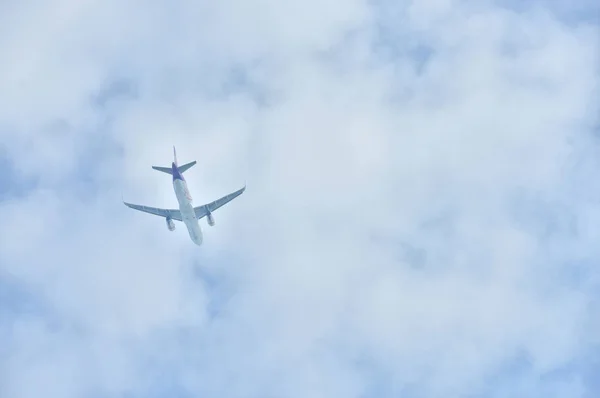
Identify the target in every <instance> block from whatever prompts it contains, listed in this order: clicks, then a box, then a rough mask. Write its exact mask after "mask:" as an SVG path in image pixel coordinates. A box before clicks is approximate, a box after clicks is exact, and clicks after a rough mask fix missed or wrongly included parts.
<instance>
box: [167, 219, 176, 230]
mask: <svg viewBox="0 0 600 398" xmlns="http://www.w3.org/2000/svg"><path fill="white" fill-rule="evenodd" d="M167 228H169V231H173V230H174V229H175V223H174V222H173V220H172V219H170V218H168V217H167Z"/></svg>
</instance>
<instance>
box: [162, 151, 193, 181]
mask: <svg viewBox="0 0 600 398" xmlns="http://www.w3.org/2000/svg"><path fill="white" fill-rule="evenodd" d="M173 164H175V167H177V169H178V170H179V172H180V173H183V172H184V171H186V170H188V169H189V168H190V167H192V166H193V165H195V164H196V161H195V160H194V161H193V162H189V163H186V164H184V165H183V166H178V165H177V151H176V150H175V146H173ZM152 168H153V169H154V170H158V171H162V172H163V173H167V174H170V175H173V168H172V167H160V166H152Z"/></svg>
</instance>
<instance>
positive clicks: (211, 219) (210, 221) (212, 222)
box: [206, 213, 215, 227]
mask: <svg viewBox="0 0 600 398" xmlns="http://www.w3.org/2000/svg"><path fill="white" fill-rule="evenodd" d="M206 221H208V225H210V226H211V227H212V226H213V225H215V218H214V217H213V215H212V213H208V214H207V215H206Z"/></svg>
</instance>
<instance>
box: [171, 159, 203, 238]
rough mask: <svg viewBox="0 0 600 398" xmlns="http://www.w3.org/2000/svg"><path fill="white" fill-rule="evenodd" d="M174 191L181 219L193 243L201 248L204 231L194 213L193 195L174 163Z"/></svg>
mask: <svg viewBox="0 0 600 398" xmlns="http://www.w3.org/2000/svg"><path fill="white" fill-rule="evenodd" d="M172 169H173V190H174V191H175V196H176V197H177V202H179V211H180V212H181V219H182V221H183V223H184V224H185V226H186V227H187V230H188V233H189V235H190V239H191V240H192V242H194V243H195V244H197V245H198V246H200V245H201V244H202V230H201V229H200V224H199V223H198V219H197V218H196V212H195V211H194V205H193V200H192V195H190V191H189V190H188V187H187V182H186V181H185V179H184V178H183V175H182V174H181V173H180V172H179V170H178V169H177V165H176V164H175V163H173V165H172Z"/></svg>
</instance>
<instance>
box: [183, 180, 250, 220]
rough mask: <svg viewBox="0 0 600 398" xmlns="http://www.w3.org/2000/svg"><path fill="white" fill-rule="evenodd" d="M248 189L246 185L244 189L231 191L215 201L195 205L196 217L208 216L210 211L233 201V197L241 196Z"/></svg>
mask: <svg viewBox="0 0 600 398" xmlns="http://www.w3.org/2000/svg"><path fill="white" fill-rule="evenodd" d="M245 190H246V186H245V185H244V187H243V188H242V189H238V190H237V191H235V192H233V193H230V194H229V195H226V196H223V197H222V198H221V199H217V200H215V201H214V202H210V203H207V204H205V205H202V206H198V207H194V211H195V212H196V218H197V219H201V218H202V217H204V216H206V215H207V214H208V213H212V212H213V211H215V210H217V209H218V208H219V207H221V206H223V205H225V204H227V203H229V202H231V201H232V200H233V199H235V198H237V197H238V196H240V195H241V194H242V193H244V191H245Z"/></svg>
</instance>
